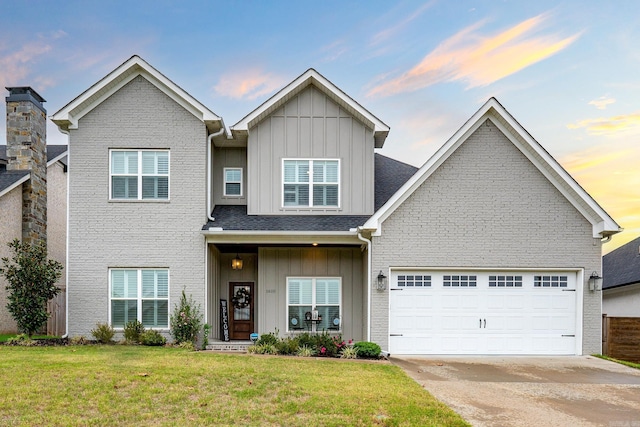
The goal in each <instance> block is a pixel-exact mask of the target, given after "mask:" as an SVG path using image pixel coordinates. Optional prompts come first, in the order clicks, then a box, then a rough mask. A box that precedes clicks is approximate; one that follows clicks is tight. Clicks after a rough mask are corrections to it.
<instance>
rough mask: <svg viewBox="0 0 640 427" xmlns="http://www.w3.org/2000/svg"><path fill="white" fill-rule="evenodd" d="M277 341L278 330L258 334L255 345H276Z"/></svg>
mask: <svg viewBox="0 0 640 427" xmlns="http://www.w3.org/2000/svg"><path fill="white" fill-rule="evenodd" d="M278 341H279V338H278V332H277V331H276V332H269V333H268V334H262V335H260V338H259V339H258V341H256V345H276V344H277V343H278Z"/></svg>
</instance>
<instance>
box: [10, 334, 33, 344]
mask: <svg viewBox="0 0 640 427" xmlns="http://www.w3.org/2000/svg"><path fill="white" fill-rule="evenodd" d="M6 345H19V346H24V347H31V346H34V345H36V342H35V341H34V340H32V339H31V338H29V335H27V334H20V335H16V336H15V337H11V338H9V339H8V340H7V342H6Z"/></svg>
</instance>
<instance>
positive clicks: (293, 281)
mask: <svg viewBox="0 0 640 427" xmlns="http://www.w3.org/2000/svg"><path fill="white" fill-rule="evenodd" d="M341 288H342V286H341V280H340V278H338V277H318V278H313V277H289V278H287V319H288V321H287V331H294V330H301V329H308V330H315V331H322V330H326V329H329V328H332V329H334V328H340V325H341V324H342V322H341V321H340V319H341V303H342V291H341ZM314 310H317V312H318V317H321V318H322V320H314V319H312V317H313V316H312V313H313V311H314Z"/></svg>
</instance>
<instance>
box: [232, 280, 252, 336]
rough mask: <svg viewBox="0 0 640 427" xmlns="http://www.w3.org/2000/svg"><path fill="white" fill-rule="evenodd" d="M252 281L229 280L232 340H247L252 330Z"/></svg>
mask: <svg viewBox="0 0 640 427" xmlns="http://www.w3.org/2000/svg"><path fill="white" fill-rule="evenodd" d="M253 288H254V286H253V282H230V283H229V299H230V300H231V304H230V307H229V312H230V314H231V316H229V317H230V322H229V330H230V337H231V339H232V340H248V339H249V335H250V334H251V333H252V332H253V306H254V301H255V298H254V293H253Z"/></svg>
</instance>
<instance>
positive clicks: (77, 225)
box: [68, 77, 206, 336]
mask: <svg viewBox="0 0 640 427" xmlns="http://www.w3.org/2000/svg"><path fill="white" fill-rule="evenodd" d="M110 148H137V149H140V148H157V149H170V151H171V156H170V159H171V160H170V180H169V182H170V193H171V200H170V201H169V202H155V203H154V202H109V170H108V167H109V149H110ZM69 152H70V158H69V160H70V163H69V171H70V172H69V173H70V187H69V191H70V201H69V216H70V218H69V265H68V269H69V282H68V292H69V334H70V336H74V335H85V336H90V330H91V329H92V328H93V327H94V326H95V324H96V323H97V322H107V321H108V301H109V299H108V269H109V268H110V267H164V268H169V270H170V278H169V280H170V306H171V308H170V310H171V311H172V308H173V306H174V304H176V303H177V302H178V300H179V297H180V293H181V291H182V289H183V288H184V289H185V290H186V293H187V295H188V294H192V295H193V297H194V299H195V300H196V301H199V302H200V303H201V304H202V306H203V307H204V289H205V277H204V257H205V246H204V237H203V236H202V234H201V233H200V229H201V227H202V225H203V224H204V223H205V221H206V212H205V206H206V202H205V194H206V188H205V184H206V129H205V126H204V124H203V123H202V122H201V121H199V120H197V119H196V118H195V117H194V116H193V115H191V114H190V113H188V112H187V111H186V110H184V109H183V108H182V107H180V106H179V105H178V104H176V103H175V102H174V101H172V100H171V99H170V98H169V97H167V96H166V95H165V94H163V93H162V92H161V91H160V90H158V89H157V88H156V87H155V86H153V85H152V84H150V83H149V82H148V81H147V80H145V79H144V78H142V77H137V78H135V79H134V80H133V81H131V82H130V83H129V84H127V85H126V86H125V87H123V88H122V89H121V90H119V91H118V92H117V93H115V94H114V95H112V96H111V97H110V98H108V99H107V100H105V101H104V102H103V103H102V104H100V105H99V106H98V107H96V108H95V109H94V110H93V111H92V112H91V113H89V114H87V115H86V116H84V117H83V118H82V119H81V120H80V123H79V127H78V129H77V130H73V131H71V135H70V147H69Z"/></svg>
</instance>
